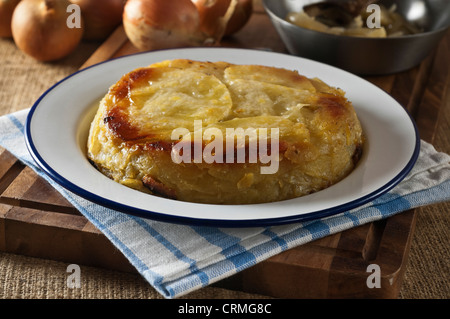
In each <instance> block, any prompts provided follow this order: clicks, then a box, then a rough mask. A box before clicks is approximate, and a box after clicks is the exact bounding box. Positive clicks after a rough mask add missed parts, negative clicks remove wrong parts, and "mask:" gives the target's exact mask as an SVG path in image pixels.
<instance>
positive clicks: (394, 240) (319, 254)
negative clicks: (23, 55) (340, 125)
mask: <svg viewBox="0 0 450 319" xmlns="http://www.w3.org/2000/svg"><path fill="white" fill-rule="evenodd" d="M222 46H226V47H244V48H260V49H266V50H272V51H276V52H286V51H285V50H286V49H285V47H284V45H283V43H282V42H281V40H280V38H279V36H278V34H277V33H276V31H275V29H274V28H273V26H272V25H271V23H270V21H269V19H268V17H267V15H266V14H265V13H264V11H263V9H262V8H261V6H256V8H255V12H254V14H253V16H252V18H251V20H250V22H249V24H248V25H247V26H246V27H245V28H244V29H242V30H241V31H240V32H239V33H238V34H237V35H235V36H234V37H232V38H229V39H225V40H224V41H223V43H222ZM135 52H137V50H136V48H134V47H133V45H132V44H131V43H130V42H129V41H128V39H127V37H126V35H125V33H124V31H123V28H122V27H119V28H118V29H117V30H116V31H115V32H114V33H113V34H112V35H111V36H110V37H109V38H108V39H107V40H106V41H105V42H104V43H103V44H102V45H101V46H100V47H99V49H98V50H97V51H96V52H95V53H94V54H93V55H92V56H91V57H90V58H89V59H88V60H87V61H86V62H85V64H84V65H83V67H86V66H89V65H92V64H95V63H97V62H101V61H104V60H107V59H111V58H114V57H118V56H123V55H127V54H132V53H135ZM449 52H450V33H448V34H447V36H446V37H445V38H444V39H443V41H442V42H441V43H440V46H439V47H438V48H437V49H436V51H435V52H433V54H431V55H430V56H429V57H428V58H427V59H426V60H425V61H423V62H422V63H421V64H420V65H419V66H417V67H416V68H414V69H412V70H409V71H406V72H402V73H399V74H393V75H387V76H376V77H367V79H368V80H369V81H371V82H372V83H374V84H375V85H377V86H379V87H381V88H382V89H383V90H385V91H386V92H388V93H389V94H391V95H392V96H393V97H394V98H395V99H396V100H397V101H398V102H399V103H400V104H401V105H403V106H404V107H405V108H406V109H407V110H408V111H409V112H410V113H411V114H412V116H413V117H414V119H415V120H416V122H417V125H418V128H419V132H420V135H421V138H422V139H424V140H425V141H428V142H431V143H432V142H433V140H434V137H435V134H436V131H437V123H438V121H437V119H438V117H439V114H440V112H442V110H443V109H444V108H448V107H449V104H450V102H449V92H447V90H448V87H449V80H448V79H449V77H448V74H449V63H448V56H449ZM447 125H448V123H447ZM415 221H416V212H415V211H414V210H410V211H407V212H404V213H401V214H398V215H396V216H394V217H391V218H389V219H386V220H382V221H378V222H374V223H370V224H366V225H363V226H360V227H356V228H353V229H351V230H347V231H344V232H342V233H338V234H335V235H331V236H328V237H325V238H323V239H320V240H317V241H314V242H311V243H309V244H306V245H303V246H300V247H297V248H294V249H291V250H289V251H286V252H284V253H281V254H279V255H277V256H274V257H272V258H270V259H268V260H266V261H264V262H262V263H260V264H258V265H256V266H254V267H252V268H250V269H247V270H245V271H242V272H241V273H239V274H237V275H235V276H233V277H230V278H229V279H225V280H223V281H221V282H220V283H218V284H217V285H218V286H221V287H224V288H229V289H237V290H240V291H244V292H250V293H258V294H262V295H267V296H272V297H280V298H396V297H397V296H398V293H399V290H400V287H401V283H402V278H403V274H404V271H405V265H406V261H407V258H408V253H409V248H410V244H411V239H412V236H413V233H414V226H415ZM0 250H1V251H5V252H11V253H16V254H22V255H26V256H35V257H41V258H47V259H53V260H59V261H64V262H68V263H77V264H81V265H90V266H99V267H105V268H109V269H115V270H121V271H131V272H135V269H134V268H133V267H132V266H131V265H130V264H129V263H128V261H127V260H126V259H125V258H124V256H123V255H122V254H121V253H119V252H118V251H117V250H116V249H115V248H114V247H113V246H112V244H111V243H110V242H109V241H108V240H107V239H106V237H105V236H104V235H103V234H102V233H101V232H100V231H99V230H98V229H96V228H95V227H94V226H93V225H92V224H91V223H90V222H88V221H87V220H86V218H85V217H84V216H82V215H81V214H80V213H79V212H78V211H77V210H76V209H74V208H73V207H72V206H71V205H70V204H69V203H68V202H67V201H66V200H65V199H64V198H63V197H62V196H61V195H59V193H57V192H56V191H55V190H54V189H53V188H52V187H51V186H49V185H48V184H47V183H46V182H45V181H44V180H43V179H41V178H40V177H38V176H37V175H36V174H35V173H34V172H33V171H32V170H31V169H29V168H28V167H24V166H23V165H22V164H20V163H19V162H18V161H17V160H16V159H15V158H14V157H13V156H12V155H11V154H10V153H8V152H7V151H5V150H3V149H0ZM370 264H377V265H379V266H380V269H381V286H382V289H370V288H368V287H367V284H366V280H367V277H368V276H369V273H368V272H367V267H368V265H370Z"/></svg>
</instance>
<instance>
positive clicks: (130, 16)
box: [123, 0, 205, 51]
mask: <svg viewBox="0 0 450 319" xmlns="http://www.w3.org/2000/svg"><path fill="white" fill-rule="evenodd" d="M123 26H124V29H125V32H126V34H127V36H128V39H129V40H130V42H131V43H133V45H134V46H135V47H136V48H138V49H139V50H141V51H147V50H156V49H165V48H174V47H184V46H192V45H196V44H200V43H202V41H204V40H205V37H204V36H203V35H202V34H200V33H199V32H198V26H199V17H198V11H197V8H196V7H195V5H194V4H193V3H192V2H191V0H170V1H167V0H128V1H127V3H126V4H125V8H124V13H123Z"/></svg>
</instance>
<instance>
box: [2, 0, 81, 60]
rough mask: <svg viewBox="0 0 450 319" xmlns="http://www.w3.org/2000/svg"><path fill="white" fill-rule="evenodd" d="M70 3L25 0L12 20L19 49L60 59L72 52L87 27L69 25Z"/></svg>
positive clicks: (42, 56)
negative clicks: (71, 26)
mask: <svg viewBox="0 0 450 319" xmlns="http://www.w3.org/2000/svg"><path fill="white" fill-rule="evenodd" d="M68 5H70V2H69V1H68V0H22V1H21V2H20V3H19V4H18V5H17V7H16V9H15V10H14V13H13V16H12V22H11V28H12V35H13V39H14V41H15V43H16V45H17V46H18V47H19V49H21V50H22V51H23V52H25V53H26V54H28V55H30V56H32V57H33V58H35V59H37V60H39V61H52V60H57V59H60V58H62V57H64V56H66V55H68V54H69V53H71V52H72V51H73V50H74V49H75V48H76V47H77V45H78V44H79V42H80V41H81V38H82V35H83V28H69V27H68V26H67V18H68V17H69V13H67V12H66V10H67V6H68ZM80 20H81V21H82V18H81V17H80Z"/></svg>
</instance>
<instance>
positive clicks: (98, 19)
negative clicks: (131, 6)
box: [70, 0, 126, 40]
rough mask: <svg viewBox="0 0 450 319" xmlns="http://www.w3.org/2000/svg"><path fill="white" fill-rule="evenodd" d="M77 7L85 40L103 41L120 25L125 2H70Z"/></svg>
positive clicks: (91, 0)
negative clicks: (81, 19)
mask: <svg viewBox="0 0 450 319" xmlns="http://www.w3.org/2000/svg"><path fill="white" fill-rule="evenodd" d="M70 2H71V3H73V4H76V5H79V6H80V9H81V14H82V16H83V21H84V35H83V38H84V39H86V40H103V39H105V38H106V37H107V36H108V35H110V34H111V33H112V32H113V31H114V29H116V28H117V27H118V26H119V25H120V24H121V23H122V14H123V8H124V6H125V2H126V0H70Z"/></svg>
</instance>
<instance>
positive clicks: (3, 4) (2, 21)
mask: <svg viewBox="0 0 450 319" xmlns="http://www.w3.org/2000/svg"><path fill="white" fill-rule="evenodd" d="M19 2H20V0H0V37H5V38H10V37H12V31H11V19H12V15H13V12H14V9H15V8H16V6H17V4H18V3H19Z"/></svg>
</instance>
